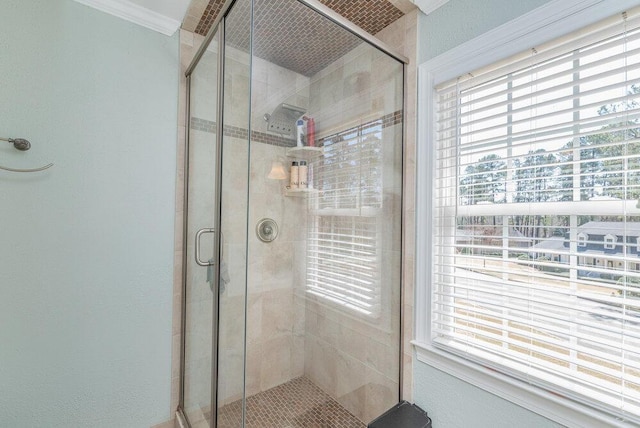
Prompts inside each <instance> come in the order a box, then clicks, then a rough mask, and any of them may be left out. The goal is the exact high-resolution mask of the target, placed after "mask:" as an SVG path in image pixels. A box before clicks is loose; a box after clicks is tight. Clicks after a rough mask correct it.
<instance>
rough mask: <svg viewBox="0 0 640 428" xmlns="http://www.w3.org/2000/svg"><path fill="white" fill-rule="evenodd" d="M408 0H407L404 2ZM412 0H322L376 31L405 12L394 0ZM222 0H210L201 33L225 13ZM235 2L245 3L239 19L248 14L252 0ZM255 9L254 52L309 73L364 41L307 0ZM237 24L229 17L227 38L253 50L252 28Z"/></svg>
mask: <svg viewBox="0 0 640 428" xmlns="http://www.w3.org/2000/svg"><path fill="white" fill-rule="evenodd" d="M197 1H202V0H194V3H193V4H192V7H191V8H190V9H189V12H188V13H191V12H192V9H194V8H195V4H196V2H197ZM403 1H404V2H405V3H402V2H403ZM407 1H408V0H390V1H389V0H350V1H344V0H320V2H321V3H323V4H325V5H326V6H328V7H329V8H331V9H333V10H334V11H335V12H337V13H339V14H340V15H342V16H343V17H345V18H346V19H348V20H349V21H351V22H353V23H354V24H356V25H357V26H359V27H361V28H362V29H364V30H365V31H367V32H369V33H371V34H376V33H377V32H379V31H380V30H382V29H383V28H384V27H386V26H387V25H389V24H391V23H392V22H394V21H395V20H397V19H399V18H401V17H402V16H403V15H404V12H403V11H401V10H400V9H398V8H397V7H396V6H395V5H394V4H393V3H396V4H398V5H401V4H402V5H403V6H404V7H403V9H407V6H406V2H407ZM392 2H393V3H392ZM223 3H224V0H209V3H208V5H207V6H206V9H205V11H204V13H203V14H202V18H201V19H200V22H199V23H198V25H197V27H196V28H195V32H196V33H198V34H201V35H206V33H207V32H208V31H209V29H210V28H211V26H212V25H213V22H214V20H215V19H216V17H217V15H218V14H219V13H220V10H221V8H222V5H223ZM200 7H201V6H200ZM235 7H237V8H242V9H246V10H238V11H236V13H235V16H236V19H242V18H243V17H246V18H247V19H248V16H249V10H248V3H247V2H238V3H237V4H236V6H235ZM254 10H255V16H254V23H255V38H254V41H255V46H254V48H253V52H254V54H255V55H256V56H258V57H260V58H262V59H265V60H267V61H269V62H272V63H274V64H277V65H279V66H281V67H284V68H287V69H289V70H292V71H295V72H297V73H300V74H302V75H305V76H312V75H314V74H315V73H317V72H318V71H320V70H322V69H323V68H325V67H326V66H327V65H329V64H331V63H332V62H334V61H335V60H337V59H338V58H340V57H341V56H343V55H345V54H346V53H347V52H349V51H350V50H352V49H353V48H354V47H355V46H357V45H358V44H359V43H361V42H362V41H361V40H360V39H359V38H357V37H355V36H354V35H352V34H350V33H349V32H347V31H336V26H335V24H333V23H332V22H331V21H329V20H328V19H324V18H322V17H319V16H318V15H317V14H316V13H315V12H313V11H312V10H311V9H309V8H308V7H306V6H304V5H303V4H302V3H298V2H293V1H283V0H277V1H274V0H256V1H255V9H254ZM185 24H186V22H185ZM235 24H236V25H234V23H233V22H229V23H228V36H227V37H228V38H227V40H228V43H229V45H230V46H232V47H234V48H236V49H239V50H242V51H244V52H248V51H249V32H248V31H247V26H246V23H245V24H243V23H240V22H237V23H235ZM185 29H187V30H191V29H190V28H185Z"/></svg>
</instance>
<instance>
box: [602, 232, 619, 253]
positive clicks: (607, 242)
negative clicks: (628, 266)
mask: <svg viewBox="0 0 640 428" xmlns="http://www.w3.org/2000/svg"><path fill="white" fill-rule="evenodd" d="M615 248H616V237H615V236H614V235H611V234H609V235H606V236H605V237H604V249H605V250H613V249H615Z"/></svg>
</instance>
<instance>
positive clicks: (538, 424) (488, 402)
mask: <svg viewBox="0 0 640 428" xmlns="http://www.w3.org/2000/svg"><path fill="white" fill-rule="evenodd" d="M546 1H547V0H520V1H511V0H486V1H483V2H478V1H475V0H449V2H447V3H446V4H445V5H444V6H442V7H441V8H439V9H437V10H436V11H434V12H433V13H431V14H430V15H428V16H426V15H424V14H420V17H419V20H418V64H420V63H422V62H424V61H426V60H428V59H431V58H433V57H435V56H437V55H439V54H442V53H444V52H446V51H447V50H449V49H452V48H454V47H456V46H458V45H460V44H462V43H464V42H466V41H468V40H471V39H473V38H474V37H477V36H479V35H481V34H483V33H485V32H487V31H489V30H491V29H493V28H495V27H498V26H500V25H501V24H504V23H506V22H508V21H510V20H512V19H514V18H516V17H518V16H520V15H522V14H524V13H526V12H528V11H530V10H533V9H534V8H536V7H539V6H541V5H543V4H544V3H546ZM471 17H473V19H471ZM413 368H414V376H413V399H414V401H415V402H416V404H418V405H419V406H420V407H422V408H423V409H425V410H426V411H427V412H428V413H429V416H430V417H431V418H432V420H433V426H435V427H443V428H463V427H470V426H474V427H495V428H511V427H516V426H517V427H518V428H549V427H558V426H560V425H557V424H555V423H553V422H551V421H550V420H548V419H546V418H544V417H542V416H540V415H537V414H535V413H533V412H531V411H529V410H526V409H524V408H522V407H520V406H518V405H515V404H513V403H511V402H509V401H507V400H504V399H502V398H499V397H497V396H495V395H493V394H491V393H489V392H486V391H483V390H482V389H480V388H477V387H475V386H472V385H470V384H468V383H466V382H464V381H462V380H460V379H458V378H456V377H454V376H451V375H449V374H446V373H444V372H442V371H440V370H437V369H435V368H433V367H431V366H429V365H427V364H424V363H421V362H420V361H418V360H417V359H415V358H414V367H413Z"/></svg>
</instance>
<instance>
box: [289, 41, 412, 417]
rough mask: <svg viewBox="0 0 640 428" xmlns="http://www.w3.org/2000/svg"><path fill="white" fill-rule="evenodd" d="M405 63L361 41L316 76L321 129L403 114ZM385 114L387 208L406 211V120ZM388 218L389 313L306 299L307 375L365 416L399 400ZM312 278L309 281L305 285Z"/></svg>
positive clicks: (394, 251)
mask: <svg viewBox="0 0 640 428" xmlns="http://www.w3.org/2000/svg"><path fill="white" fill-rule="evenodd" d="M401 70H402V68H401V67H400V65H399V63H397V62H395V61H393V60H390V59H389V58H388V57H387V56H386V55H385V54H383V53H381V52H379V51H377V50H375V49H372V48H371V46H369V45H368V44H361V45H359V46H358V47H357V48H355V49H353V50H352V51H351V52H349V53H348V54H347V55H345V56H343V57H342V58H340V59H339V60H337V61H336V62H334V63H332V64H331V65H329V66H328V67H327V68H326V69H324V70H322V71H321V72H320V73H318V74H317V75H315V76H313V77H312V78H311V89H310V111H311V113H312V114H313V116H314V117H315V120H316V126H317V131H318V133H319V134H320V135H321V136H322V135H330V134H332V133H335V132H338V131H340V132H342V131H346V130H349V129H358V128H361V127H363V126H364V127H367V126H370V125H367V124H370V123H371V122H372V121H376V120H378V119H380V118H382V117H385V116H387V115H391V116H393V115H394V114H396V115H398V116H401V115H402V110H403V105H402V86H401V85H402V80H401V79H397V78H394V77H396V76H397V75H398V73H400V75H401V74H402V73H401ZM394 123H395V122H394V121H384V122H383V125H382V127H383V129H382V130H381V132H380V137H381V140H382V145H381V147H382V148H383V153H382V157H383V159H384V161H383V164H384V168H383V177H384V178H383V180H384V184H383V189H382V190H383V204H382V207H383V208H382V210H383V212H382V213H381V215H380V218H381V219H383V218H396V219H397V218H398V216H399V215H400V213H401V196H402V194H401V183H402V157H401V150H400V149H399V148H400V147H401V143H402V125H401V124H394ZM396 223H397V222H396ZM393 224H394V222H393V221H389V222H380V225H381V230H380V233H381V236H382V237H383V239H382V240H381V243H382V248H381V249H380V254H381V261H382V260H384V269H381V271H380V274H381V277H380V283H381V290H382V298H381V301H382V309H381V314H382V315H381V316H380V317H379V318H377V319H371V318H367V317H365V316H362V315H358V314H357V313H354V312H349V311H348V310H344V309H343V308H340V307H337V306H334V305H332V304H331V303H330V302H326V301H324V302H323V301H322V300H320V299H308V300H307V301H306V328H305V375H306V376H307V377H309V378H310V379H311V380H312V381H313V382H315V383H316V384H317V385H318V386H320V387H321V388H322V389H323V390H324V391H325V392H327V393H328V394H329V395H331V396H333V397H334V398H335V399H336V400H337V401H338V402H339V403H340V404H342V405H343V406H344V407H345V408H346V409H347V410H349V411H350V412H352V413H353V414H354V415H355V416H357V417H358V418H359V419H361V420H362V421H371V420H372V419H374V418H375V417H377V416H379V415H380V414H382V413H383V412H384V411H385V410H386V409H388V408H389V407H391V406H392V405H393V404H394V403H396V402H397V399H398V388H399V382H398V379H399V350H400V336H399V329H400V326H399V313H398V308H399V307H400V289H399V287H397V285H398V284H399V283H400V266H401V265H400V263H401V258H400V250H401V248H400V243H399V240H397V239H396V240H395V242H394V239H390V238H391V237H392V236H394V237H398V236H399V235H400V229H399V227H398V228H397V229H395V230H393V229H391V230H388V229H387V230H385V228H386V227H388V226H389V225H393ZM303 284H304V283H302V284H301V286H303Z"/></svg>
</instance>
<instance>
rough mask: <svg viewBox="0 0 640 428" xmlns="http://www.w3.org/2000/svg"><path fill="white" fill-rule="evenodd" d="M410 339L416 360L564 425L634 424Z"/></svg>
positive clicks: (609, 425)
mask: <svg viewBox="0 0 640 428" xmlns="http://www.w3.org/2000/svg"><path fill="white" fill-rule="evenodd" d="M411 343H412V344H413V346H414V348H415V350H416V356H417V358H418V361H421V362H423V363H425V364H427V365H429V366H432V367H434V368H436V369H438V370H441V371H443V372H445V373H447V374H449V375H451V376H454V377H456V378H458V379H460V380H463V381H465V382H467V383H469V384H471V385H473V386H476V387H478V388H480V389H483V390H484V391H487V392H489V393H491V394H493V395H496V396H498V397H500V398H502V399H504V400H507V401H509V402H511V403H514V404H517V405H518V406H520V407H523V408H525V409H527V410H530V411H532V412H534V413H537V414H539V415H541V416H544V417H546V418H548V419H550V420H552V421H554V422H557V423H560V424H562V425H565V426H567V427H576V428H578V427H585V426H595V425H594V424H596V423H597V424H598V425H597V426H599V427H602V428H606V427H631V426H635V425H633V424H630V423H625V422H624V421H620V420H618V419H616V418H615V417H613V416H610V415H607V414H606V413H602V412H598V411H597V410H594V409H592V408H590V407H587V406H584V405H582V404H580V403H577V402H575V401H572V400H569V399H567V398H563V397H560V396H558V395H556V394H553V393H551V392H548V391H544V390H542V389H540V388H537V387H534V386H531V385H528V384H526V383H524V382H521V381H519V380H517V379H513V378H511V377H509V376H506V375H503V374H501V373H498V372H496V371H495V370H493V369H490V368H487V367H483V366H481V365H479V364H475V363H473V362H471V361H467V360H465V359H463V358H460V357H457V356H455V355H452V354H449V353H447V352H445V351H442V350H440V349H437V348H434V347H432V346H430V345H428V344H425V343H422V342H420V341H416V340H413V341H412V342H411Z"/></svg>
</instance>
